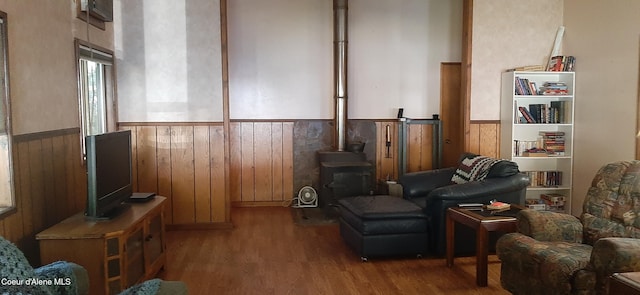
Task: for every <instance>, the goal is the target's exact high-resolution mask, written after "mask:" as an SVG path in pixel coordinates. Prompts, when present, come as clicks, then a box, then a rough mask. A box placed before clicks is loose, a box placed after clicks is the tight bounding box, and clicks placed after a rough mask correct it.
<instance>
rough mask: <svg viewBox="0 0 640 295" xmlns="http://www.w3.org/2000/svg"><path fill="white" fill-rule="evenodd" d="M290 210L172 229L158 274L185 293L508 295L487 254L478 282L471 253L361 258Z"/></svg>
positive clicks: (236, 213)
mask: <svg viewBox="0 0 640 295" xmlns="http://www.w3.org/2000/svg"><path fill="white" fill-rule="evenodd" d="M290 210H291V209H290V208H285V207H252V208H245V207H241V208H233V209H232V211H231V213H232V214H231V217H232V220H233V223H234V228H233V229H229V230H191V231H186V230H185V231H170V232H168V233H167V238H168V239H167V240H168V242H167V253H168V257H167V266H166V268H165V270H164V271H163V272H161V273H160V277H161V278H163V279H166V280H181V281H184V282H185V283H186V284H187V286H188V288H189V294H192V295H193V294H212V293H211V292H212V290H215V292H216V293H218V294H436V295H437V294H461V295H466V294H509V293H508V292H507V291H505V290H503V289H502V288H501V287H500V282H499V279H500V277H499V275H500V262H499V260H498V258H497V257H496V256H495V255H490V256H489V286H488V287H477V286H476V284H475V282H476V280H475V258H474V257H461V258H456V260H455V264H454V266H453V267H452V268H447V267H446V263H445V260H444V258H433V257H427V258H422V259H417V258H414V257H394V258H371V259H370V260H369V261H368V262H361V261H360V258H359V257H358V255H356V254H355V253H354V252H352V251H351V249H349V248H348V247H347V246H346V245H345V244H344V243H343V241H342V239H341V238H340V232H339V227H338V225H337V224H331V225H323V226H300V225H296V224H294V222H293V219H292V216H291V212H290Z"/></svg>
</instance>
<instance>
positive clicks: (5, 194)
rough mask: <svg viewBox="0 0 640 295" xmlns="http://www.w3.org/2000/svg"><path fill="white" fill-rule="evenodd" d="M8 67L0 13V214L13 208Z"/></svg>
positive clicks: (4, 22) (3, 19)
mask: <svg viewBox="0 0 640 295" xmlns="http://www.w3.org/2000/svg"><path fill="white" fill-rule="evenodd" d="M8 65H9V61H8V56H7V15H6V14H5V13H4V12H1V11H0V100H1V103H0V214H2V213H6V212H8V211H10V210H11V209H13V208H14V207H15V200H14V189H13V169H12V167H13V165H12V162H11V154H12V153H11V140H12V137H11V118H10V115H11V108H10V104H9V102H10V99H9V86H8V85H9V75H8V73H9V69H8Z"/></svg>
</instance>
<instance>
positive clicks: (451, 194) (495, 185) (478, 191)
mask: <svg viewBox="0 0 640 295" xmlns="http://www.w3.org/2000/svg"><path fill="white" fill-rule="evenodd" d="M528 185H529V177H528V176H526V175H525V174H523V173H518V174H516V175H512V176H508V177H501V178H486V179H483V180H480V181H470V182H467V183H463V184H450V185H446V186H443V187H439V188H436V189H434V190H432V191H431V192H430V193H429V198H430V199H442V200H459V201H465V200H470V199H479V198H480V199H484V198H486V197H487V196H491V195H494V196H495V195H500V194H504V193H509V192H514V191H520V190H523V189H525V188H526V187H527V186H528ZM500 201H509V200H500Z"/></svg>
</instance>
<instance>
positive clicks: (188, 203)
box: [120, 123, 230, 225]
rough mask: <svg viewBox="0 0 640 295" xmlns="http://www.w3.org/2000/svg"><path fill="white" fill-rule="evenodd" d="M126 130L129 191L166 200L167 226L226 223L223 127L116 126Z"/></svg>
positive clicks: (201, 125)
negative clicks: (130, 155)
mask: <svg viewBox="0 0 640 295" xmlns="http://www.w3.org/2000/svg"><path fill="white" fill-rule="evenodd" d="M120 129H123V130H131V134H132V142H133V163H135V164H134V165H133V167H134V171H133V173H134V191H140V192H155V193H157V194H159V195H162V196H165V197H167V199H168V200H167V201H168V202H167V206H166V207H165V208H166V212H165V216H166V221H167V224H169V225H182V224H211V223H220V224H226V223H229V222H230V218H229V216H227V214H226V212H227V210H226V208H227V206H228V204H227V203H228V202H227V201H226V195H227V191H226V190H227V189H226V187H225V175H224V161H225V158H224V132H223V127H222V124H189V125H186V124H182V123H181V124H173V125H171V124H167V125H132V124H120Z"/></svg>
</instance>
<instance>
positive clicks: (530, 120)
mask: <svg viewBox="0 0 640 295" xmlns="http://www.w3.org/2000/svg"><path fill="white" fill-rule="evenodd" d="M518 110H519V111H520V113H521V114H522V116H523V117H524V119H525V120H526V122H527V123H535V122H536V121H535V120H534V119H533V116H531V113H529V110H527V108H525V107H518Z"/></svg>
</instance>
